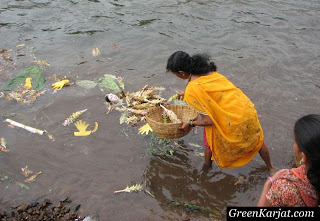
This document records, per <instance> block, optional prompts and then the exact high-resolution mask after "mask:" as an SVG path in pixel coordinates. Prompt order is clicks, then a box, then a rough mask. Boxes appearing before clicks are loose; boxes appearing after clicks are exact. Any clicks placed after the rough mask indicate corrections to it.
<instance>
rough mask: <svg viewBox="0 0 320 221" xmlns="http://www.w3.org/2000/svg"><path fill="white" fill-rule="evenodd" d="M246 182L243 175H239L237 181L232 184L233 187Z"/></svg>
mask: <svg viewBox="0 0 320 221" xmlns="http://www.w3.org/2000/svg"><path fill="white" fill-rule="evenodd" d="M245 181H246V177H245V176H244V175H240V176H239V178H238V180H237V181H236V182H235V183H234V185H235V186H238V185H241V184H243V183H244V182H245Z"/></svg>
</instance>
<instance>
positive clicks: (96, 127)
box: [91, 122, 99, 133]
mask: <svg viewBox="0 0 320 221" xmlns="http://www.w3.org/2000/svg"><path fill="white" fill-rule="evenodd" d="M98 128H99V124H98V122H94V128H93V130H92V131H91V132H92V133H94V132H96V131H97V130H98Z"/></svg>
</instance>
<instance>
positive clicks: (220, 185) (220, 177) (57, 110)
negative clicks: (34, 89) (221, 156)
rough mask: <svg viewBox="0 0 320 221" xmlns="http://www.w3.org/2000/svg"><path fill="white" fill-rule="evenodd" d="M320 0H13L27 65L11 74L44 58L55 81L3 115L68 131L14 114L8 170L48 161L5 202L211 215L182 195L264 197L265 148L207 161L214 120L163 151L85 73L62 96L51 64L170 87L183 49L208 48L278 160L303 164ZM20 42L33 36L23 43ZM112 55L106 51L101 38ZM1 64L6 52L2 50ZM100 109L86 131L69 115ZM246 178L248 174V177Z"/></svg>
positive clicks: (316, 75)
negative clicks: (299, 159)
mask: <svg viewBox="0 0 320 221" xmlns="http://www.w3.org/2000/svg"><path fill="white" fill-rule="evenodd" d="M319 11H320V2H319V1H316V0H313V1H312V0H310V1H299V0H284V1H275V0H267V1H257V0H250V1H244V0H243V1H242V0H239V1H230V0H227V1H222V0H217V1H209V0H197V1H191V0H188V1H183V0H180V1H169V0H162V1H128V0H115V1H105V0H100V1H97V0H91V1H89V0H79V1H77V0H55V1H53V0H24V1H23V0H20V1H18V0H17V1H12V0H1V3H0V42H1V43H0V49H12V51H11V52H10V53H11V54H12V55H14V54H16V55H17V56H16V59H15V60H14V63H15V64H14V65H15V68H10V69H7V70H2V71H1V76H0V83H1V84H2V83H3V82H5V81H6V80H8V76H9V75H10V74H11V76H14V75H15V74H16V73H18V72H19V71H20V70H21V69H22V68H24V67H25V66H26V65H28V64H30V62H31V61H32V60H34V57H36V59H39V60H46V61H47V62H49V63H50V66H49V67H46V68H45V71H44V72H43V75H44V76H45V77H46V79H47V83H46V89H47V91H46V93H45V94H44V95H42V96H41V97H40V98H38V99H37V100H36V101H35V102H34V103H32V104H31V105H22V104H19V103H16V102H14V101H6V100H4V99H1V100H0V109H1V116H2V119H3V120H4V119H5V118H7V117H8V116H9V117H10V118H11V119H13V120H16V121H19V122H23V123H25V124H26V125H30V126H34V127H37V128H40V129H46V130H48V131H49V132H50V133H52V134H53V136H54V137H55V139H56V140H55V142H51V141H50V140H48V139H47V137H45V136H40V135H36V134H30V133H28V132H27V131H25V130H22V129H12V128H9V127H8V126H7V124H6V123H5V122H2V123H1V124H0V137H5V139H6V141H7V147H8V149H10V152H9V153H8V154H4V153H1V154H0V170H1V172H2V173H3V174H6V175H7V176H10V177H11V178H12V180H14V181H17V182H22V181H23V180H24V177H23V175H22V174H21V173H20V170H21V169H20V168H21V167H24V166H26V165H28V166H29V168H30V169H32V170H33V171H34V172H37V171H42V174H41V175H40V176H39V177H37V178H36V181H35V182H33V183H30V184H28V186H29V189H28V190H26V189H24V188H20V187H19V186H18V185H16V184H15V183H14V182H12V183H8V182H7V181H2V182H1V183H0V188H1V193H0V203H1V205H3V207H10V206H14V205H17V204H19V203H22V202H26V201H35V200H37V199H42V198H45V197H46V198H51V199H54V200H61V199H62V198H64V197H67V196H68V197H69V198H70V199H72V200H73V202H75V203H77V204H81V208H80V213H81V215H82V216H85V215H88V214H96V215H99V217H100V219H101V220H179V219H180V217H181V216H182V215H183V214H187V215H190V216H191V217H193V218H194V219H196V220H208V219H211V218H212V217H211V215H210V214H208V213H206V212H197V211H188V210H185V209H184V208H183V207H181V206H174V205H172V204H170V203H169V202H170V201H177V202H183V203H192V204H194V205H197V206H201V207H204V208H210V209H214V210H219V211H224V210H225V208H226V206H227V205H229V206H255V205H256V203H257V201H258V198H259V196H260V192H261V190H262V187H263V184H264V182H265V178H266V177H267V176H268V174H267V172H266V168H265V165H264V163H263V162H262V160H261V158H260V157H259V156H256V157H255V158H254V159H253V160H252V161H251V162H250V163H249V164H248V165H246V166H244V167H241V168H237V169H232V170H227V169H219V168H217V167H213V169H211V170H210V171H209V172H208V173H203V172H202V171H201V168H202V164H203V159H202V157H199V156H197V155H196V154H195V152H196V151H199V152H202V151H203V150H204V149H203V147H201V148H197V147H195V146H192V145H191V144H193V143H195V144H199V145H202V129H201V128H198V134H193V133H190V134H189V135H187V136H186V137H184V138H183V139H181V140H180V142H183V143H184V144H185V145H187V146H188V147H189V148H190V149H191V151H186V150H182V149H176V152H175V153H174V155H173V156H170V157H169V156H156V155H153V156H150V155H148V154H146V153H147V148H148V145H149V143H150V137H141V136H140V135H138V129H137V128H135V127H134V128H128V127H127V126H126V125H120V124H119V116H120V114H119V113H118V112H116V111H113V112H111V113H110V114H109V115H106V108H105V104H104V93H103V92H101V91H100V90H99V89H97V88H94V89H88V90H85V89H83V88H81V87H79V86H77V85H73V86H71V87H68V88H65V89H63V90H61V91H59V92H58V93H55V94H53V93H52V92H53V91H52V89H50V85H51V83H52V80H51V79H50V77H51V76H53V75H54V74H56V75H57V76H61V77H62V76H68V78H70V79H71V81H73V82H75V81H77V80H97V79H98V78H99V77H101V76H103V75H104V74H113V75H117V76H121V77H123V78H124V81H125V86H126V90H128V91H135V90H138V89H140V88H142V87H143V86H144V85H146V84H148V85H149V86H163V87H165V88H166V91H165V92H163V96H164V97H169V96H170V95H172V94H173V93H174V91H175V90H180V89H183V88H184V87H185V82H183V81H181V80H179V79H177V78H175V77H174V76H173V75H170V74H167V73H165V66H166V60H167V59H168V57H169V56H170V55H171V54H172V53H173V52H174V51H176V50H184V51H186V52H188V53H190V54H193V53H196V52H208V53H210V54H211V55H212V58H213V59H214V61H215V62H216V64H217V66H218V70H219V72H220V73H222V74H224V75H225V76H226V77H228V78H229V79H230V80H231V81H233V82H234V83H235V84H236V85H237V86H238V87H239V88H241V89H242V90H243V91H244V92H245V93H246V94H247V95H248V96H249V97H250V98H251V99H252V101H253V102H254V103H255V106H256V109H257V111H258V113H259V116H260V121H261V124H262V126H263V128H264V132H265V141H266V144H267V145H268V147H269V150H270V154H271V158H272V162H273V164H274V165H275V166H276V167H277V168H278V169H280V168H288V167H291V166H292V165H293V153H292V145H293V141H292V127H293V124H294V122H295V120H296V119H297V118H298V117H300V116H302V115H304V114H309V113H320V112H319V111H320V110H319V106H320V96H319V95H320V59H319V58H320V57H319V56H320V52H319V51H320V46H319V45H320V40H319V39H320V26H319V24H320V17H319ZM18 44H25V47H24V48H22V49H20V50H17V49H16V48H15V46H16V45H18ZM96 47H97V48H99V49H100V50H101V55H100V56H97V57H93V56H92V55H91V49H92V48H96ZM0 62H1V63H0V65H4V64H5V62H6V61H5V60H3V59H2V60H0ZM81 109H88V111H87V112H86V114H84V115H83V119H84V120H86V121H88V122H90V123H91V124H93V122H95V121H97V122H99V125H100V127H99V130H98V131H97V132H96V133H95V134H92V135H90V136H88V137H74V136H73V131H74V129H73V128H72V127H73V126H70V127H63V126H61V123H62V122H63V120H64V119H65V118H66V117H67V116H69V115H70V114H71V113H73V112H75V111H76V110H81ZM239 178H244V182H243V183H242V184H240V185H234V184H235V183H236V181H237V180H238V179H239ZM145 182H147V183H148V190H149V191H150V193H152V194H153V195H154V198H153V197H151V196H150V195H148V194H146V193H144V192H141V193H130V194H118V195H115V194H114V193H113V191H115V190H119V189H122V188H124V187H126V186H127V185H130V184H132V183H142V184H143V183H145Z"/></svg>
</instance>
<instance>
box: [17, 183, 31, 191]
mask: <svg viewBox="0 0 320 221" xmlns="http://www.w3.org/2000/svg"><path fill="white" fill-rule="evenodd" d="M16 183H17V184H18V186H19V187H21V188H25V189H27V190H28V189H29V187H28V186H27V185H25V184H24V183H20V182H16Z"/></svg>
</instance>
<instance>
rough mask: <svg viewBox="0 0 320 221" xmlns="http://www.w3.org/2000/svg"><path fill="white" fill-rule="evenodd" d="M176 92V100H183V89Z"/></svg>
mask: <svg viewBox="0 0 320 221" xmlns="http://www.w3.org/2000/svg"><path fill="white" fill-rule="evenodd" d="M177 94H178V100H183V97H184V91H177Z"/></svg>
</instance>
